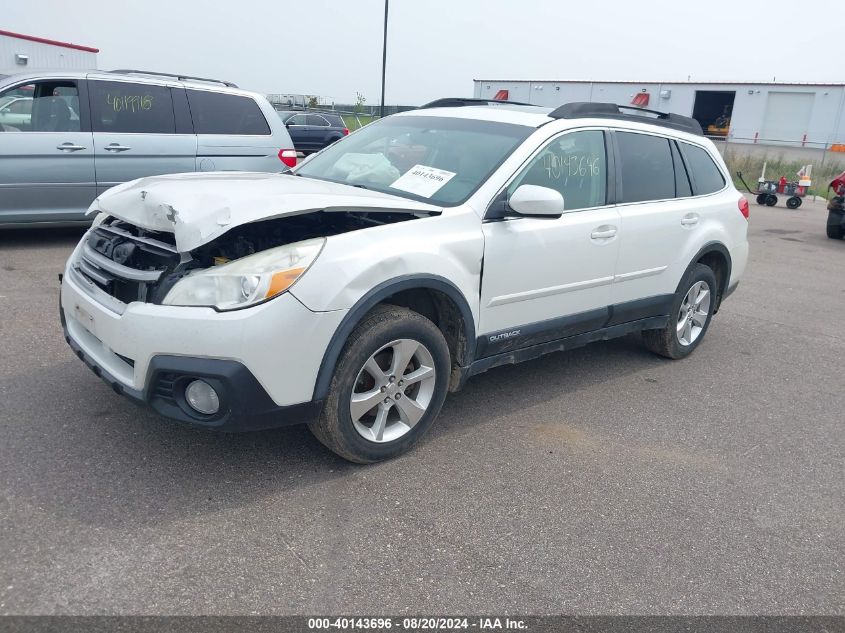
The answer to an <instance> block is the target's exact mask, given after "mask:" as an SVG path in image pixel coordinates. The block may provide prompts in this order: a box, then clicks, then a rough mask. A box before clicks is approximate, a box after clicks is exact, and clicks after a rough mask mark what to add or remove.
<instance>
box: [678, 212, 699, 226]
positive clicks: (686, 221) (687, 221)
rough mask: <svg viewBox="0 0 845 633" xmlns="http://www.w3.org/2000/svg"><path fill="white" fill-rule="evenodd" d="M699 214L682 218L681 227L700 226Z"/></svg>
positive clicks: (691, 214)
mask: <svg viewBox="0 0 845 633" xmlns="http://www.w3.org/2000/svg"><path fill="white" fill-rule="evenodd" d="M698 219H699V218H698V214H696V213H690V214H689V215H685V216H684V217H682V218H681V226H695V225H696V224H698Z"/></svg>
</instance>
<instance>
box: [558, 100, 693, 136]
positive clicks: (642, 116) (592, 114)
mask: <svg viewBox="0 0 845 633" xmlns="http://www.w3.org/2000/svg"><path fill="white" fill-rule="evenodd" d="M623 110H632V111H633V112H634V113H633V114H627V113H625V112H623ZM549 116H550V117H551V118H553V119H581V118H593V119H622V120H623V121H636V122H638V123H650V124H652V125H660V126H662V127H668V128H672V129H674V130H680V131H682V132H689V133H690V134H696V135H698V136H704V131H703V130H702V129H701V124H700V123H699V122H698V121H696V120H695V119H693V118H691V117H688V116H682V115H680V114H671V113H669V112H660V111H658V110H647V109H646V108H636V107H634V106H625V105H617V104H615V103H598V102H590V101H579V102H575V103H565V104H563V105H562V106H560V107H559V108H557V109H555V110H552V111H551V112H549Z"/></svg>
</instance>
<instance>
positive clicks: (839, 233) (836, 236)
mask: <svg viewBox="0 0 845 633" xmlns="http://www.w3.org/2000/svg"><path fill="white" fill-rule="evenodd" d="M827 236H828V237H829V238H830V239H832V240H841V239H842V238H843V237H845V229H843V228H842V225H841V224H840V225H839V226H837V225H835V224H828V225H827Z"/></svg>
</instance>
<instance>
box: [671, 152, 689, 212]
mask: <svg viewBox="0 0 845 633" xmlns="http://www.w3.org/2000/svg"><path fill="white" fill-rule="evenodd" d="M670 145H671V146H672V162H673V163H674V165H675V197H676V198H688V197H689V196H691V195H692V187H691V186H690V184H689V175H688V174H687V168H686V166H684V159H683V158H681V152H679V151H678V146H677V144H676V143H675V141H670Z"/></svg>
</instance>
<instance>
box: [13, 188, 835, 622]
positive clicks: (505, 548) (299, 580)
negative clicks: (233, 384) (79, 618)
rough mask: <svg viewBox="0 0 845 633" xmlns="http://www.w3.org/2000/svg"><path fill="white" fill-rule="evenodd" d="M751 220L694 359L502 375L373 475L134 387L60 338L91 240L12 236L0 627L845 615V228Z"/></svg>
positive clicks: (818, 209)
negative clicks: (106, 617)
mask: <svg viewBox="0 0 845 633" xmlns="http://www.w3.org/2000/svg"><path fill="white" fill-rule="evenodd" d="M751 206H752V209H751V211H752V223H751V242H752V256H751V261H750V264H749V268H748V270H747V273H746V276H745V278H744V280H743V282H742V283H741V284H740V287H739V289H738V291H737V292H736V293H735V294H734V296H733V297H731V299H730V300H729V301H728V302H726V304H725V305H724V307H723V309H722V311H721V312H720V313H719V314H718V315H717V317H716V318H715V319H714V322H713V325H712V327H711V329H710V331H709V332H708V335H707V339H706V340H705V341H704V343H703V345H702V346H701V347H700V348H699V349H698V350H697V351H696V353H695V354H693V355H692V357H690V358H689V359H686V360H684V361H678V362H672V361H666V360H663V359H660V358H657V357H655V356H652V355H650V354H649V353H648V352H646V351H645V350H644V349H643V348H641V347H640V345H639V342H638V339H637V338H636V337H629V338H626V339H622V340H618V341H613V342H607V343H597V344H594V345H592V346H590V347H586V348H583V349H580V350H576V351H572V352H569V353H564V354H556V355H552V356H548V357H546V358H544V359H541V360H538V361H534V362H531V363H527V364H523V365H519V366H512V367H502V368H498V369H495V370H492V371H490V372H488V373H487V374H484V375H481V376H478V377H476V378H474V379H472V380H471V381H470V382H469V384H468V386H467V387H466V389H465V390H464V391H462V392H461V393H459V394H453V395H452V396H450V398H449V399H448V400H447V403H446V406H445V409H444V411H443V413H442V414H441V417H440V419H439V421H438V423H437V424H436V425H435V427H434V429H433V430H432V432H431V433H430V434H429V436H428V437H427V440H426V441H424V442H423V443H422V444H421V445H419V446H418V447H417V448H416V450H414V451H413V452H411V453H410V454H408V455H406V456H404V457H402V458H400V459H397V460H395V461H392V462H389V463H385V464H379V465H375V466H370V467H360V466H353V465H350V464H348V463H346V462H344V461H342V460H341V459H339V458H337V457H335V456H334V455H332V454H331V453H329V452H328V451H327V450H325V449H324V448H323V447H322V446H321V445H320V444H318V443H317V441H316V440H314V439H313V438H312V437H311V435H310V434H309V433H308V431H307V430H306V429H305V428H293V429H287V430H280V431H272V432H265V433H259V434H251V435H237V436H233V435H218V434H213V433H209V432H204V431H198V430H193V429H190V428H185V427H181V426H177V425H175V424H174V423H170V422H168V421H166V420H163V419H160V418H158V417H157V416H155V415H154V414H151V413H148V412H146V411H144V410H142V409H140V408H138V407H136V406H134V405H132V404H131V403H129V402H128V401H126V400H123V399H121V398H120V397H118V396H116V395H115V394H114V393H113V392H112V391H111V390H110V389H109V388H108V387H107V386H106V385H105V384H103V383H102V382H101V381H100V380H99V379H98V378H96V377H95V376H94V375H93V374H92V373H91V372H90V371H89V370H88V369H87V368H86V367H85V366H84V365H83V364H82V363H81V362H79V361H78V360H77V359H76V357H75V356H73V354H72V353H71V351H70V349H69V348H68V347H67V346H66V344H65V342H64V340H63V338H62V336H61V333H60V327H59V323H58V317H57V291H58V282H57V277H56V276H57V273H58V272H59V271H60V270H61V269H62V265H63V263H64V260H65V259H66V257H67V256H68V254H69V252H70V250H71V247H72V246H73V244H74V243H75V242H76V241H77V240H78V239H79V236H80V234H81V232H80V231H74V230H51V231H45V230H38V231H15V232H11V231H7V232H5V233H2V232H0V433H2V441H0V491H1V492H2V494H0V561H2V562H1V563H0V613H4V614H7V613H15V614H60V613H61V614H64V613H74V614H94V613H98V614H115V613H121V614H177V613H178V614H198V613H232V614H234V613H238V614H252V613H278V614H288V613H297V614H303V613H308V614H314V613H318V614H319V613H326V612H330V613H347V614H348V613H361V614H377V613H391V614H401V613H415V614H442V615H453V614H456V613H496V614H502V613H505V612H507V613H519V614H537V613H579V614H581V613H583V614H586V613H607V614H610V613H627V614H640V613H698V614H717V613H730V614H740V613H741V614H844V613H845V574H843V572H844V571H845V569H844V567H845V460H844V459H843V456H845V432H844V431H845V424H844V423H843V421H845V389H843V369H845V335H843V332H844V331H845V330H843V315H845V276H844V275H843V269H845V241H843V242H834V241H832V240H829V239H827V238H826V237H825V235H824V218H825V216H826V212H825V211H824V208H823V205H822V204H820V203H805V205H804V206H803V207H802V208H801V209H800V210H798V211H789V210H787V209H785V208H784V207H783V206H780V207H776V208H772V209H767V208H761V207H758V206H757V205H755V204H753V203H752V205H751Z"/></svg>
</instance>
